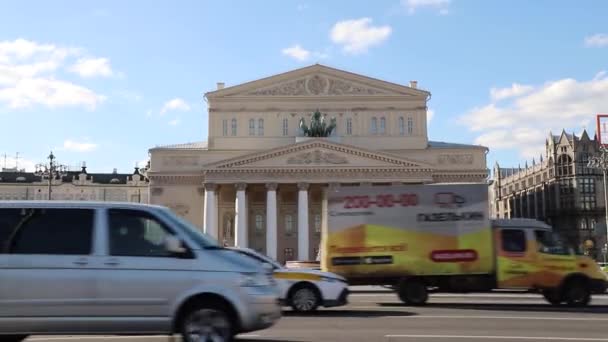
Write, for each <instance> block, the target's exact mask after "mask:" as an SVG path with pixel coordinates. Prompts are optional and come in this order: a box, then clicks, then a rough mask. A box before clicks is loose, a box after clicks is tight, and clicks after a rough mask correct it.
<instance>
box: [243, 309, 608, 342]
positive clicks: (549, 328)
mask: <svg viewBox="0 0 608 342" xmlns="http://www.w3.org/2000/svg"><path fill="white" fill-rule="evenodd" d="M430 310H431V311H435V312H432V313H431V312H429V309H428V308H413V309H412V308H407V307H400V308H395V309H391V310H386V309H384V308H382V307H377V308H376V309H375V310H372V309H357V308H356V307H348V308H345V309H333V310H321V311H319V312H317V313H316V314H314V315H300V314H295V313H291V312H286V313H285V317H284V318H283V319H282V320H281V321H280V322H279V324H278V325H277V326H276V327H274V328H272V329H269V330H266V331H262V332H259V334H260V337H257V338H252V339H248V341H259V340H263V341H265V340H267V339H271V340H288V341H405V342H410V341H419V340H420V341H422V340H424V341H426V340H429V341H445V340H451V339H452V338H454V339H455V338H457V337H459V336H460V337H461V338H463V339H466V338H470V339H476V338H478V339H479V338H481V337H483V340H484V341H485V340H495V339H498V340H505V339H506V338H508V339H512V340H520V341H521V340H524V341H525V340H530V341H535V340H549V341H558V340H560V339H561V340H572V341H580V340H581V338H587V339H589V338H592V339H596V340H599V341H608V337H607V336H606V329H605V326H606V324H608V317H606V315H605V314H587V315H586V316H585V317H581V315H580V314H578V313H564V314H562V315H556V314H555V313H544V312H538V313H536V314H533V315H530V314H529V313H528V314H526V315H513V314H512V313H511V312H492V313H488V312H487V311H480V312H478V313H475V314H462V313H460V312H459V311H454V310H452V309H449V308H447V309H446V308H443V309H435V308H431V309H430ZM438 310H441V311H438Z"/></svg>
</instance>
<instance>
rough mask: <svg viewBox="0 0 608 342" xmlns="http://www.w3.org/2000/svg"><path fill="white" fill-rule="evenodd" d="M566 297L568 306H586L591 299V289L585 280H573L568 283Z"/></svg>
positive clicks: (565, 289)
mask: <svg viewBox="0 0 608 342" xmlns="http://www.w3.org/2000/svg"><path fill="white" fill-rule="evenodd" d="M564 299H565V301H566V303H568V306H574V307H581V306H586V305H587V304H589V302H590V301H591V291H590V290H589V286H587V283H586V282H585V281H583V280H572V281H569V282H568V283H566V286H565V288H564Z"/></svg>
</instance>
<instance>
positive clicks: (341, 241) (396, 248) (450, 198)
mask: <svg viewBox="0 0 608 342" xmlns="http://www.w3.org/2000/svg"><path fill="white" fill-rule="evenodd" d="M487 197H488V186H487V185H485V184H432V185H399V186H367V187H359V186H342V187H338V188H335V189H330V190H328V192H327V195H326V197H325V201H324V208H323V210H324V213H323V217H324V222H323V239H322V241H323V242H322V244H323V246H322V247H323V248H322V251H323V252H322V257H321V266H322V268H323V270H327V271H329V272H334V273H338V274H341V275H343V276H345V277H347V278H349V279H356V278H374V277H402V276H405V275H458V274H492V273H493V272H494V264H495V262H494V252H493V245H492V244H493V242H492V241H493V240H492V232H491V223H490V220H489V217H488V198H487Z"/></svg>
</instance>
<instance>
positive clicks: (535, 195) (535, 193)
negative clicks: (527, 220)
mask: <svg viewBox="0 0 608 342" xmlns="http://www.w3.org/2000/svg"><path fill="white" fill-rule="evenodd" d="M538 207H539V205H538V188H534V218H535V219H538V218H539V217H540V213H539V212H540V210H538Z"/></svg>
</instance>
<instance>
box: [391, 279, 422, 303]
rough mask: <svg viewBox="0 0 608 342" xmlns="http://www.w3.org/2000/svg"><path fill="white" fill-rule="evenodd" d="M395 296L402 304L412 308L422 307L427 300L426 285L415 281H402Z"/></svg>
mask: <svg viewBox="0 0 608 342" xmlns="http://www.w3.org/2000/svg"><path fill="white" fill-rule="evenodd" d="M397 294H398V295H399V299H401V301H402V302H404V303H405V304H408V305H414V306H420V305H424V304H426V302H427V300H428V299H429V292H428V289H427V288H426V284H425V283H424V282H422V281H420V280H415V279H412V280H405V281H403V282H402V283H401V284H400V285H399V287H398V288H397Z"/></svg>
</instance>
